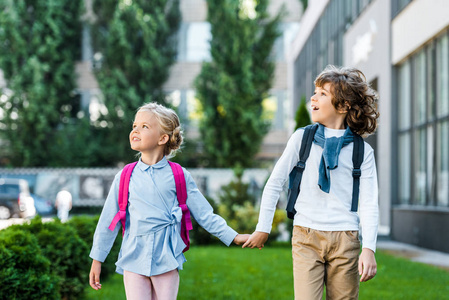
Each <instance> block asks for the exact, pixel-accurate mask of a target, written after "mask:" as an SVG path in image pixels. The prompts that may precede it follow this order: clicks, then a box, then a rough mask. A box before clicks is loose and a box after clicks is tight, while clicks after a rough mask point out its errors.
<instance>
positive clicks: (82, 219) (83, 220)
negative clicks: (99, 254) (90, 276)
mask: <svg viewBox="0 0 449 300" xmlns="http://www.w3.org/2000/svg"><path fill="white" fill-rule="evenodd" d="M98 219H99V216H98V215H97V216H74V217H72V218H71V219H70V220H69V221H68V222H67V223H66V224H68V225H70V226H72V227H73V228H74V229H75V231H76V232H77V234H78V236H79V237H80V238H81V239H82V240H83V241H84V242H85V243H86V245H87V251H86V253H85V255H84V256H85V257H87V259H88V260H89V261H90V258H89V254H90V249H91V248H92V241H93V237H94V233H95V228H96V227H97V223H98ZM121 244H122V234H121V232H119V234H118V235H117V238H116V239H115V243H114V245H113V246H112V249H111V251H110V252H109V255H108V257H107V258H106V260H105V261H104V263H103V264H102V265H101V280H104V279H106V278H108V277H109V276H110V275H112V274H113V273H114V272H115V268H116V266H115V262H116V261H117V257H118V254H119V252H120V246H121ZM90 265H91V264H90V262H89V264H88V267H86V270H87V273H89V272H90Z"/></svg>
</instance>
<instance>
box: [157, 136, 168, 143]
mask: <svg viewBox="0 0 449 300" xmlns="http://www.w3.org/2000/svg"><path fill="white" fill-rule="evenodd" d="M168 139H169V136H168V134H163V135H161V137H160V138H159V142H158V144H159V145H165V144H167V142H168Z"/></svg>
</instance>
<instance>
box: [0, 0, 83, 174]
mask: <svg viewBox="0 0 449 300" xmlns="http://www.w3.org/2000/svg"><path fill="white" fill-rule="evenodd" d="M81 9H82V1H72V0H58V1H48V0H36V1H24V0H3V1H0V69H2V70H3V71H4V76H5V79H6V81H7V88H8V89H7V90H3V91H0V95H1V94H2V93H4V94H5V95H8V99H7V101H1V102H0V108H1V109H3V117H2V119H1V120H0V122H1V123H0V134H1V136H0V138H2V139H3V140H4V141H5V142H6V144H7V147H2V150H1V151H2V153H1V156H2V157H4V160H3V161H2V162H0V163H1V164H7V165H12V166H47V165H52V164H53V163H52V159H53V156H54V155H56V154H58V153H60V149H59V145H58V144H57V143H54V141H55V138H56V136H57V135H58V130H59V129H60V128H61V127H64V126H66V124H69V123H70V122H77V121H76V120H77V118H76V115H74V114H76V113H77V112H78V109H79V101H80V100H79V97H77V96H76V94H75V93H74V90H75V88H76V85H75V72H74V68H75V61H76V60H77V59H78V58H79V56H80V48H81V47H80V41H81V23H80V21H79V19H80V12H81ZM49 141H51V142H49ZM66 142H67V143H70V140H68V141H66ZM85 144H86V143H83V145H85Z"/></svg>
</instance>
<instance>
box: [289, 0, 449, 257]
mask: <svg viewBox="0 0 449 300" xmlns="http://www.w3.org/2000/svg"><path fill="white" fill-rule="evenodd" d="M417 20H419V22H417ZM301 24H302V26H301V29H300V31H299V33H298V35H297V36H296V38H295V40H294V42H293V44H292V47H291V49H292V51H291V52H290V55H289V84H290V87H289V90H290V91H291V93H292V95H293V96H292V99H293V101H292V106H293V107H292V110H294V109H295V108H296V107H297V106H298V104H299V101H300V99H301V97H302V96H304V95H306V98H307V99H309V98H310V95H311V94H312V91H313V88H314V86H313V80H314V78H315V77H316V76H317V75H318V74H319V72H320V71H321V70H322V69H323V68H324V67H325V66H326V65H327V64H335V65H344V66H352V67H357V68H359V69H360V70H361V71H362V72H363V73H364V74H365V75H366V78H367V80H368V81H369V82H370V83H371V85H372V87H373V88H374V89H375V90H377V92H378V94H379V101H378V110H379V112H380V118H379V127H378V130H377V131H376V134H374V135H372V136H370V137H369V138H368V139H367V142H368V143H370V144H371V146H372V147H373V148H374V150H375V152H376V162H377V169H378V175H379V207H380V220H379V224H380V226H379V234H381V235H389V236H391V238H393V239H394V240H398V241H402V242H406V243H410V244H414V245H418V246H422V247H426V248H431V249H436V250H440V251H445V252H449V233H448V231H447V230H445V228H447V227H448V226H449V175H448V174H449V171H448V170H449V150H448V149H449V138H448V136H449V91H448V89H449V71H448V70H449V69H448V68H449V49H448V47H449V46H448V34H449V8H448V7H447V5H445V1H443V0H414V1H410V0H371V1H370V0H346V1H344V0H331V1H328V0H319V1H318V0H317V1H309V7H308V8H307V10H306V11H305V13H304V16H303V19H302V20H301Z"/></svg>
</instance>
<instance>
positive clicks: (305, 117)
mask: <svg viewBox="0 0 449 300" xmlns="http://www.w3.org/2000/svg"><path fill="white" fill-rule="evenodd" d="M295 122H296V125H295V130H296V129H298V128H301V127H305V126H307V125H310V124H312V121H311V120H310V115H309V111H308V110H307V100H306V96H302V97H301V103H299V106H298V109H297V110H296V114H295Z"/></svg>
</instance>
